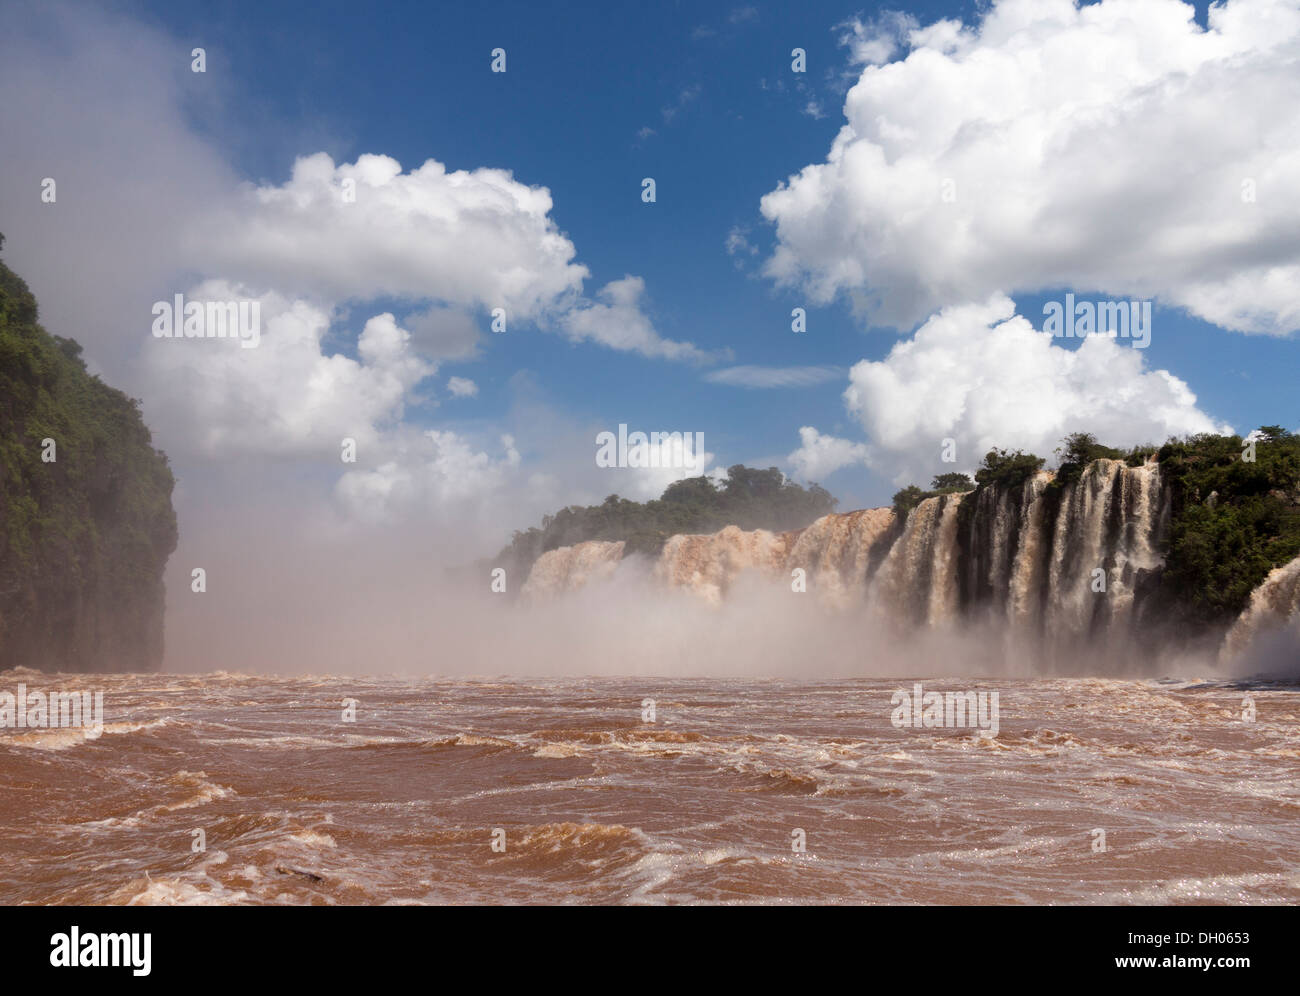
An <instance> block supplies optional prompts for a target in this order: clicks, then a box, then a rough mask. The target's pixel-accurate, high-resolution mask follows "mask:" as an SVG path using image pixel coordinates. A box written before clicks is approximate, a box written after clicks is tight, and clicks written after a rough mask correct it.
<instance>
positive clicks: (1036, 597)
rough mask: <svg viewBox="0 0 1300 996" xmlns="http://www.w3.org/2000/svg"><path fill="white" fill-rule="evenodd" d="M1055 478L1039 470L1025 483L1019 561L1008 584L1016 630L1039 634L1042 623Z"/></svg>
mask: <svg viewBox="0 0 1300 996" xmlns="http://www.w3.org/2000/svg"><path fill="white" fill-rule="evenodd" d="M1051 482H1052V475H1051V474H1049V473H1047V472H1046V471H1039V472H1038V473H1037V474H1035V475H1034V476H1033V477H1032V478H1030V479H1029V480H1028V481H1026V482H1025V484H1024V488H1023V490H1022V493H1021V502H1020V509H1021V515H1020V525H1019V531H1018V533H1017V538H1016V552H1015V559H1014V560H1013V561H1012V564H1011V574H1010V577H1009V579H1008V583H1007V601H1006V613H1007V620H1008V622H1010V623H1011V625H1012V628H1013V629H1015V630H1017V631H1020V632H1036V631H1037V628H1038V625H1039V623H1040V621H1041V608H1042V603H1041V599H1042V593H1043V578H1044V577H1045V576H1046V572H1047V564H1046V562H1045V558H1046V556H1047V554H1048V550H1049V548H1048V545H1047V544H1046V543H1044V542H1043V539H1044V537H1043V515H1044V512H1045V506H1046V504H1047V503H1046V501H1044V499H1043V492H1044V491H1046V489H1047V485H1048V484H1050V483H1051Z"/></svg>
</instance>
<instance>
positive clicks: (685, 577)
mask: <svg viewBox="0 0 1300 996" xmlns="http://www.w3.org/2000/svg"><path fill="white" fill-rule="evenodd" d="M796 535H797V534H796V533H771V532H768V531H767V530H766V529H755V530H752V531H746V530H744V529H741V528H739V527H738V526H727V527H726V528H725V529H722V530H719V531H718V532H716V533H712V534H708V535H678V536H671V537H669V539H668V542H667V543H665V544H664V548H663V550H662V552H661V553H660V554H659V560H658V562H657V563H656V564H655V576H656V577H658V578H659V579H660V580H661V581H663V582H665V583H667V584H669V585H672V586H674V587H682V588H687V589H689V590H690V591H692V592H694V593H695V594H697V595H700V596H701V597H703V598H704V599H706V600H708V601H709V602H711V603H713V604H715V605H717V604H719V603H720V602H721V601H722V596H723V595H724V594H725V593H726V591H727V589H728V588H730V587H731V585H732V583H733V582H734V581H735V580H736V578H737V576H739V574H740V573H741V571H745V570H757V571H759V572H761V573H763V574H766V575H768V576H776V575H778V574H780V573H781V572H782V570H783V569H784V566H785V556H786V551H787V550H788V549H789V545H790V543H791V542H792V541H793V539H794V537H795V536H796Z"/></svg>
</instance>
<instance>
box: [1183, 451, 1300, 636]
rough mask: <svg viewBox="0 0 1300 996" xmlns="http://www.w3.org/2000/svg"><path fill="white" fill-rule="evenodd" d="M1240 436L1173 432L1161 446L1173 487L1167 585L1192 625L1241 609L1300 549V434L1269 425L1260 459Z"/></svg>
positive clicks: (1208, 622) (1224, 618)
mask: <svg viewBox="0 0 1300 996" xmlns="http://www.w3.org/2000/svg"><path fill="white" fill-rule="evenodd" d="M1243 453H1244V454H1245V455H1246V456H1250V455H1251V454H1250V452H1249V450H1248V449H1247V445H1246V443H1245V441H1244V440H1243V439H1242V438H1241V437H1240V436H1215V435H1210V434H1203V435H1198V436H1192V437H1189V438H1185V439H1171V440H1170V441H1169V442H1167V443H1165V445H1164V446H1162V447H1161V448H1160V450H1159V460H1160V467H1161V470H1162V472H1163V474H1164V476H1165V479H1166V480H1167V481H1168V482H1169V483H1170V484H1171V485H1172V487H1173V489H1174V490H1173V506H1172V511H1173V516H1172V522H1171V524H1170V531H1169V549H1168V553H1167V555H1166V560H1165V574H1164V578H1163V580H1162V585H1161V587H1162V589H1166V590H1167V593H1168V595H1169V597H1170V598H1171V599H1172V600H1173V602H1174V603H1175V605H1176V606H1177V608H1178V609H1179V610H1180V612H1181V614H1182V616H1183V617H1184V620H1185V621H1186V622H1187V623H1189V624H1191V625H1197V626H1200V625H1211V624H1222V623H1224V622H1227V621H1229V620H1231V618H1232V617H1233V616H1235V615H1236V614H1237V613H1239V612H1240V611H1241V610H1242V609H1243V608H1244V607H1245V606H1246V604H1247V602H1248V601H1249V599H1250V593H1251V591H1252V590H1253V589H1254V588H1255V587H1256V586H1257V585H1258V584H1259V583H1260V582H1261V581H1263V580H1264V577H1265V576H1266V575H1267V574H1268V572H1269V571H1270V570H1272V569H1273V568H1274V567H1280V566H1281V565H1283V564H1285V563H1287V562H1288V561H1290V560H1292V559H1294V558H1295V557H1296V556H1297V555H1300V437H1297V436H1295V435H1293V434H1291V433H1290V432H1287V431H1286V430H1285V429H1283V428H1282V427H1281V426H1276V425H1266V426H1263V427H1261V429H1260V437H1259V438H1258V439H1257V440H1256V442H1255V445H1254V454H1253V456H1254V460H1249V459H1243Z"/></svg>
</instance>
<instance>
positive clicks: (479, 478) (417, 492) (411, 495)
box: [334, 429, 520, 523]
mask: <svg viewBox="0 0 1300 996" xmlns="http://www.w3.org/2000/svg"><path fill="white" fill-rule="evenodd" d="M500 447H501V455H500V456H498V457H494V456H492V455H491V454H489V453H488V452H486V451H484V450H478V449H475V448H474V446H473V445H472V444H471V443H470V441H469V440H467V439H465V438H464V437H463V436H460V435H458V434H457V433H455V432H451V431H439V430H437V429H430V430H427V431H425V432H422V433H418V434H411V433H404V434H402V435H400V436H399V437H398V438H397V439H396V440H394V441H392V442H390V443H389V444H388V446H387V453H386V456H387V457H388V458H387V459H383V458H381V459H383V462H382V463H380V464H379V465H378V466H377V467H375V468H374V469H356V470H350V471H348V472H347V473H346V474H344V475H343V476H342V477H341V478H340V479H339V481H338V483H337V485H336V486H335V489H334V492H335V496H336V497H337V499H338V500H339V502H340V504H341V505H342V506H343V507H344V508H346V509H347V510H348V511H349V512H350V514H351V515H352V516H353V517H354V518H356V519H358V520H359V521H362V522H368V523H379V522H385V521H389V520H392V519H395V518H400V517H402V516H404V515H409V514H410V513H411V512H412V511H413V510H416V509H419V508H422V507H427V506H428V505H430V504H434V505H438V506H448V505H455V504H458V503H460V504H464V503H472V502H476V501H478V500H479V499H481V498H482V497H483V496H484V495H486V494H489V493H491V492H495V491H500V490H501V489H503V488H504V487H505V486H506V484H507V482H508V481H509V479H510V477H511V476H512V475H513V474H514V473H515V472H516V470H517V469H518V467H519V464H520V456H519V451H518V450H517V449H516V448H515V441H514V438H513V437H512V436H510V435H508V434H507V435H503V436H501V437H500Z"/></svg>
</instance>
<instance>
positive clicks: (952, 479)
mask: <svg viewBox="0 0 1300 996" xmlns="http://www.w3.org/2000/svg"><path fill="white" fill-rule="evenodd" d="M974 490H975V482H974V481H972V480H971V479H970V475H969V474H938V475H936V476H935V478H934V479H933V480H932V481H931V482H930V490H929V491H922V490H921V489H920V488H918V487H917V486H916V485H915V484H909V485H908V486H907V487H905V488H903V490H901V491H896V492H894V514H895V515H896V516H898V517H899V518H900V519H905V518H907V515H908V513H909V512H911V511H912V509H914V508H916V506H917V505H919V504H921V502H923V501H925V500H926V499H927V498H937V497H938V496H939V495H951V494H957V493H958V492H962V491H974Z"/></svg>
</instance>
